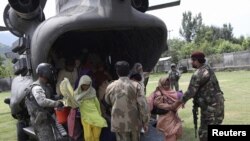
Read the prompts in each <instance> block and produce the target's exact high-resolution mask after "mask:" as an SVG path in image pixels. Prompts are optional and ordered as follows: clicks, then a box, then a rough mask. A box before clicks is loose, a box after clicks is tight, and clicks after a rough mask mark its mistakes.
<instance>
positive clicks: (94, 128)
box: [74, 75, 107, 141]
mask: <svg viewBox="0 0 250 141" xmlns="http://www.w3.org/2000/svg"><path fill="white" fill-rule="evenodd" d="M74 93H75V99H76V101H77V102H78V103H79V105H80V106H79V108H80V113H81V121H82V125H83V130H84V139H85V141H99V136H100V134H101V129H102V127H107V123H106V120H105V119H104V118H103V117H102V116H101V109H100V103H99V101H98V99H97V96H96V91H95V89H94V88H93V87H92V80H91V78H90V77H89V76H87V75H83V76H82V77H81V78H80V81H79V84H78V87H77V89H76V90H75V92H74Z"/></svg>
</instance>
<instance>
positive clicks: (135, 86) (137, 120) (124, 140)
mask: <svg viewBox="0 0 250 141" xmlns="http://www.w3.org/2000/svg"><path fill="white" fill-rule="evenodd" d="M115 68H116V73H117V75H118V77H119V79H118V80H116V81H114V82H112V83H111V84H110V85H109V86H108V87H107V89H106V95H105V101H106V103H107V104H109V105H111V106H112V110H111V131H112V132H115V134H116V140H117V141H139V140H140V131H141V129H142V128H143V129H144V130H145V131H147V130H148V126H147V124H148V122H149V111H148V106H147V101H146V98H145V96H144V90H143V88H142V86H141V85H140V84H139V83H138V82H136V81H133V80H130V79H129V78H128V74H129V64H128V62H126V61H118V62H117V63H116V65H115Z"/></svg>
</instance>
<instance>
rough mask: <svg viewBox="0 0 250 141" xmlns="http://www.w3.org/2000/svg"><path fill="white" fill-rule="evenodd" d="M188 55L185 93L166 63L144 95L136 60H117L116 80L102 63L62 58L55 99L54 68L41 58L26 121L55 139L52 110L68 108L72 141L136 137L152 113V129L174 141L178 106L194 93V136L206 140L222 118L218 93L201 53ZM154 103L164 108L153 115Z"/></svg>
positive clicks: (43, 140)
mask: <svg viewBox="0 0 250 141" xmlns="http://www.w3.org/2000/svg"><path fill="white" fill-rule="evenodd" d="M191 60H192V66H193V68H195V69H196V70H195V72H194V74H193V76H192V78H191V80H190V84H189V86H188V89H187V91H186V92H184V93H182V92H181V91H179V84H178V82H179V79H180V76H181V74H180V73H179V71H178V70H177V68H176V65H175V64H171V70H170V71H169V72H168V75H166V76H164V77H161V78H160V79H159V82H158V85H157V86H156V87H155V90H154V91H153V92H151V94H150V95H149V96H148V97H146V85H145V84H146V83H147V82H146V83H145V81H147V80H148V73H145V72H143V66H142V64H141V63H135V64H134V65H133V66H132V67H130V64H129V63H128V62H126V61H118V62H116V64H115V66H114V68H115V71H116V74H117V76H118V79H117V80H113V79H112V76H111V75H110V74H109V73H108V71H107V70H106V69H105V66H104V65H103V64H102V63H96V64H93V62H91V60H89V59H88V58H87V59H85V60H83V61H81V64H79V60H78V59H73V58H66V59H65V63H64V67H63V68H61V69H60V70H59V73H58V77H57V80H56V93H57V95H56V96H54V97H56V99H57V100H55V98H53V92H52V91H53V90H52V88H51V84H52V83H53V82H55V80H52V78H54V77H53V76H54V75H55V74H54V73H55V72H54V71H53V70H54V69H52V65H50V64H48V63H41V64H39V65H38V67H37V70H36V73H37V75H38V80H37V81H35V82H34V83H33V84H32V85H31V87H30V94H29V95H27V97H26V99H25V103H26V107H27V109H28V112H29V115H30V121H31V124H32V125H33V127H34V130H35V133H36V134H37V137H38V139H39V140H40V141H54V140H56V138H57V135H56V134H55V129H54V128H55V127H54V126H53V124H51V122H53V119H52V118H51V116H50V115H51V113H53V112H52V111H51V109H53V108H57V109H60V108H70V112H69V114H68V115H67V121H66V122H65V123H64V124H63V125H64V127H65V128H66V129H67V130H68V136H69V138H70V140H71V141H78V140H85V141H102V140H109V141H139V140H140V138H141V135H143V134H142V131H143V133H145V132H147V131H148V125H149V123H150V119H151V118H155V120H156V121H157V124H156V128H157V129H158V130H159V131H160V132H162V134H163V135H164V137H165V138H164V140H165V141H177V140H178V138H180V137H181V135H182V132H183V131H182V128H183V125H182V124H183V123H182V120H181V117H180V116H179V115H178V110H179V109H180V107H184V104H185V103H186V102H187V101H188V100H189V99H191V98H193V102H194V106H193V107H194V108H195V109H196V114H197V112H198V110H197V108H200V109H201V114H200V115H201V118H200V120H201V122H200V127H199V139H200V141H207V126H208V125H210V124H216V125H217V124H221V123H222V121H223V119H224V98H223V92H222V91H221V89H220V86H219V83H218V80H217V78H216V76H215V73H214V72H213V70H212V69H211V68H210V67H209V66H208V65H207V64H206V63H205V62H206V60H205V55H204V53H202V52H198V51H197V52H194V53H192V55H191ZM76 63H77V64H78V65H76ZM130 68H132V69H130ZM52 99H54V100H52ZM154 108H158V109H161V110H164V111H165V112H164V113H161V114H157V115H156V116H153V115H152V114H151V111H152V110H153V109H154Z"/></svg>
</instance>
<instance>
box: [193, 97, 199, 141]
mask: <svg viewBox="0 0 250 141" xmlns="http://www.w3.org/2000/svg"><path fill="white" fill-rule="evenodd" d="M197 100H198V99H197V98H196V97H194V99H193V109H192V112H193V122H194V134H195V138H197V120H198V103H197V102H198V101H197Z"/></svg>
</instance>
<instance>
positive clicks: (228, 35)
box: [221, 23, 233, 41]
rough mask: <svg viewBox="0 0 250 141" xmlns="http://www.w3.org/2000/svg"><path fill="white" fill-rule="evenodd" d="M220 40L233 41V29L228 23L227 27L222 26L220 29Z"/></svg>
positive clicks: (225, 25)
mask: <svg viewBox="0 0 250 141" xmlns="http://www.w3.org/2000/svg"><path fill="white" fill-rule="evenodd" d="M221 38H222V39H225V40H228V41H232V39H233V27H232V26H231V24H230V23H229V24H228V25H227V24H223V27H222V29H221Z"/></svg>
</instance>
